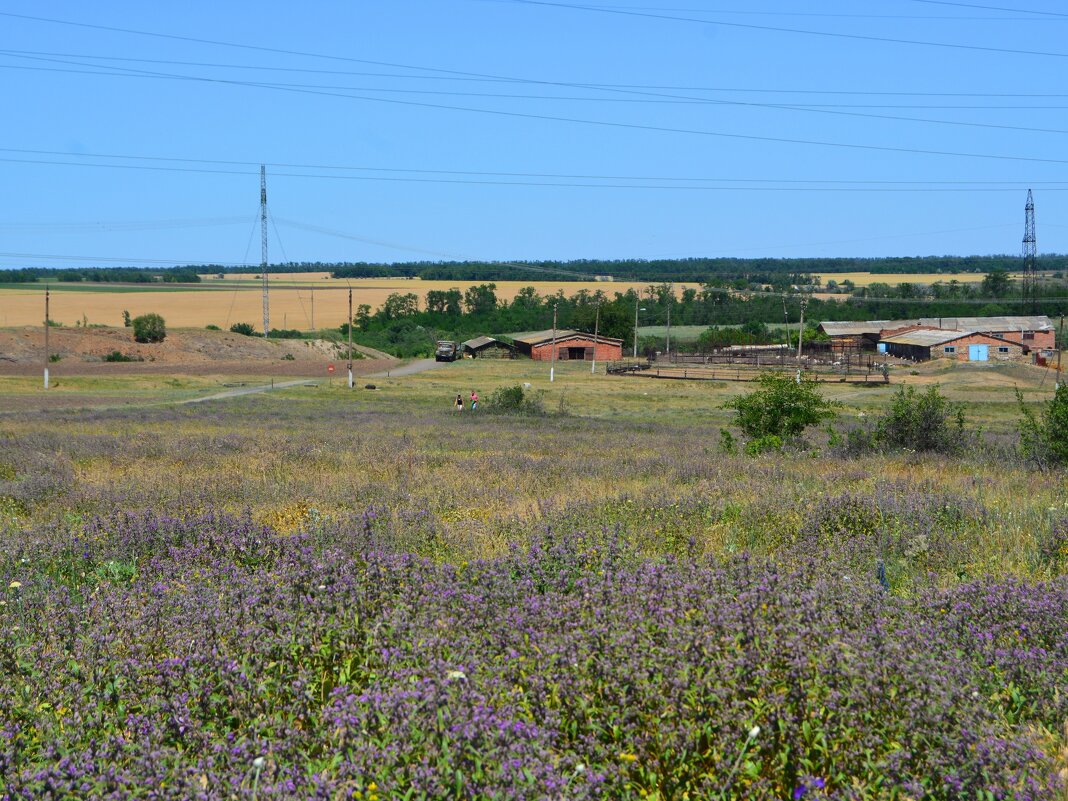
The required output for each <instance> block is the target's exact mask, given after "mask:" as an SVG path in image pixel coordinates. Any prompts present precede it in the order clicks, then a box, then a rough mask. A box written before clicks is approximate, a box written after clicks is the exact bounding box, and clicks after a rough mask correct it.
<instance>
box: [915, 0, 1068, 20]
mask: <svg viewBox="0 0 1068 801" xmlns="http://www.w3.org/2000/svg"><path fill="white" fill-rule="evenodd" d="M912 2H914V3H924V4H925V5H931V6H956V7H957V8H978V9H983V10H985V11H1011V12H1013V13H1015V14H1038V15H1040V16H1044V17H1060V18H1062V19H1063V18H1068V14H1062V13H1060V12H1058V11H1035V10H1033V9H1029V8H1002V7H1000V6H981V5H976V4H975V3H951V2H949V0H912ZM960 19H968V17H960Z"/></svg>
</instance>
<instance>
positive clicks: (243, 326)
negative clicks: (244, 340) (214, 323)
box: [230, 323, 256, 337]
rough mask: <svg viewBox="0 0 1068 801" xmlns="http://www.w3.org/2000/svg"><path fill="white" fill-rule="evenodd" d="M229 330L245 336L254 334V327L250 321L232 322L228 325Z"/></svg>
mask: <svg viewBox="0 0 1068 801" xmlns="http://www.w3.org/2000/svg"><path fill="white" fill-rule="evenodd" d="M230 332H231V333H234V334H242V335H244V336H246V337H254V336H256V327H255V326H254V325H252V323H234V324H233V325H232V326H230Z"/></svg>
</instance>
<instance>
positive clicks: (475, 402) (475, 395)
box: [471, 390, 478, 411]
mask: <svg viewBox="0 0 1068 801" xmlns="http://www.w3.org/2000/svg"><path fill="white" fill-rule="evenodd" d="M477 408H478V393H477V392H475V391H474V390H471V411H474V410H475V409H477Z"/></svg>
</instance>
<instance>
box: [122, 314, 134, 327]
mask: <svg viewBox="0 0 1068 801" xmlns="http://www.w3.org/2000/svg"><path fill="white" fill-rule="evenodd" d="M122 325H123V327H124V328H129V327H130V326H131V325H133V321H132V320H131V319H130V313H129V312H128V311H126V310H123V312H122Z"/></svg>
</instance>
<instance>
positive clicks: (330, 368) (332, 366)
mask: <svg viewBox="0 0 1068 801" xmlns="http://www.w3.org/2000/svg"><path fill="white" fill-rule="evenodd" d="M326 372H328V373H332V372H334V365H332V364H331V365H327V368H326Z"/></svg>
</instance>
